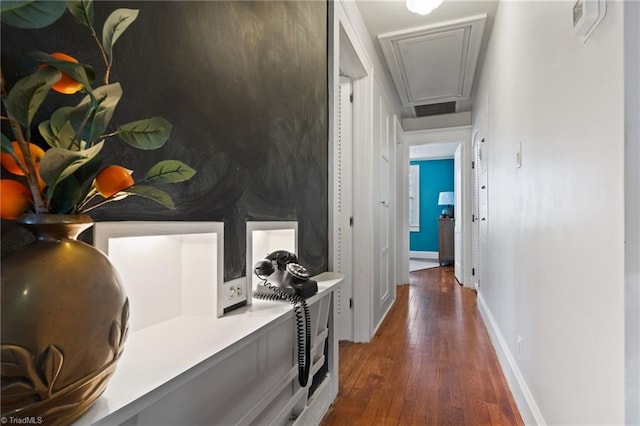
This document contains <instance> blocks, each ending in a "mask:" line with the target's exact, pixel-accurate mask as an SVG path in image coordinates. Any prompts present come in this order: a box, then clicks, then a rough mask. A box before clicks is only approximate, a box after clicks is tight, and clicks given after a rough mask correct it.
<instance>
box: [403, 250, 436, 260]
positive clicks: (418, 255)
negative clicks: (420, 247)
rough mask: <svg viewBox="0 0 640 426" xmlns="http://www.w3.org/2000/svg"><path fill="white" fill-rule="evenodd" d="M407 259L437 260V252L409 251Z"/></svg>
mask: <svg viewBox="0 0 640 426" xmlns="http://www.w3.org/2000/svg"><path fill="white" fill-rule="evenodd" d="M409 258H410V259H430V260H438V252H437V251H410V252H409Z"/></svg>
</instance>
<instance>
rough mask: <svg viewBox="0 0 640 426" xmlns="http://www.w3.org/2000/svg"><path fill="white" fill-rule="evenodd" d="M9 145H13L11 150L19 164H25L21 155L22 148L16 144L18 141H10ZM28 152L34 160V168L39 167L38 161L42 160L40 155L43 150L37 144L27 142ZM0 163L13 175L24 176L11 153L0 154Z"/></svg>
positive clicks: (42, 153) (42, 155)
mask: <svg viewBox="0 0 640 426" xmlns="http://www.w3.org/2000/svg"><path fill="white" fill-rule="evenodd" d="M11 146H12V147H13V152H15V153H16V156H17V157H18V160H20V164H22V165H23V166H25V162H24V156H23V155H22V150H21V149H20V146H19V145H18V141H13V142H11ZM29 153H30V154H31V158H32V159H33V161H34V162H35V163H34V165H35V166H36V169H38V168H39V167H38V166H39V164H38V163H39V162H40V160H42V157H44V150H43V149H42V148H40V147H39V146H38V145H36V144H33V143H31V142H29ZM0 163H1V164H2V167H4V168H5V169H7V170H8V171H10V172H11V173H13V174H14V175H18V176H24V173H23V172H22V170H20V167H19V166H18V164H17V163H16V160H14V159H13V157H12V156H11V154H6V153H3V154H0ZM25 168H26V166H25Z"/></svg>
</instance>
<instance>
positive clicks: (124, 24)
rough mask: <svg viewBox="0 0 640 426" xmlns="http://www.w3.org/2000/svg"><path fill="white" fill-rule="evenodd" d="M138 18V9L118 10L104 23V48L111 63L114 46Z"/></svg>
mask: <svg viewBox="0 0 640 426" xmlns="http://www.w3.org/2000/svg"><path fill="white" fill-rule="evenodd" d="M137 17H138V10H137V9H116V10H114V11H113V12H112V13H111V15H109V17H108V18H107V20H106V21H105V22H104V26H103V27H102V47H103V48H104V50H105V52H107V57H108V58H109V63H111V62H113V46H114V45H115V44H116V41H117V40H118V38H120V36H121V35H122V33H124V31H125V30H126V29H127V28H128V27H129V25H131V24H132V23H133V21H135V20H136V18H137Z"/></svg>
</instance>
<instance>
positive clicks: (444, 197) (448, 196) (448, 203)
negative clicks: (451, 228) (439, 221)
mask: <svg viewBox="0 0 640 426" xmlns="http://www.w3.org/2000/svg"><path fill="white" fill-rule="evenodd" d="M438 205H439V206H445V207H444V208H443V209H442V214H441V215H440V217H453V206H454V205H455V198H454V193H453V192H441V193H440V196H439V197H438Z"/></svg>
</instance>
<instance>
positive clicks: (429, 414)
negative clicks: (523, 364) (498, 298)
mask: <svg viewBox="0 0 640 426" xmlns="http://www.w3.org/2000/svg"><path fill="white" fill-rule="evenodd" d="M339 351H340V373H339V374H340V378H339V393H338V397H337V399H336V401H335V402H334V404H333V405H332V407H331V408H330V410H329V412H328V413H327V415H326V416H325V418H324V419H323V421H322V426H333V425H345V424H349V425H367V426H369V425H394V426H397V425H402V426H404V425H414V424H415V425H421V426H422V425H445V424H446V425H500V426H503V425H523V422H522V418H521V417H520V414H519V413H518V410H517V407H516V405H515V402H514V400H513V396H512V395H511V392H510V391H509V388H508V387H507V384H506V380H505V378H504V376H503V374H502V371H501V370H500V366H499V363H498V359H497V356H496V353H495V351H494V349H493V346H492V345H491V342H490V341H489V336H488V334H487V331H486V329H485V327H484V324H483V323H482V319H481V317H480V314H479V313H478V309H477V306H476V294H475V291H472V290H469V289H465V288H463V287H461V286H460V285H458V284H457V282H456V280H455V277H454V275H453V267H452V266H444V267H439V268H433V269H426V270H421V271H417V272H412V273H411V275H410V283H409V284H407V285H401V286H398V288H397V297H396V302H395V303H394V306H393V307H392V308H391V310H390V311H389V314H388V315H387V318H385V321H384V322H383V324H382V325H381V326H380V328H379V329H378V332H377V333H376V336H374V338H373V339H372V340H371V342H370V343H366V344H365V343H352V342H340V349H339Z"/></svg>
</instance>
